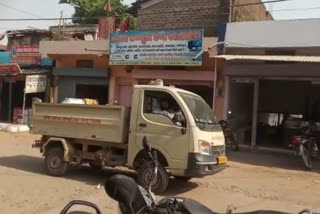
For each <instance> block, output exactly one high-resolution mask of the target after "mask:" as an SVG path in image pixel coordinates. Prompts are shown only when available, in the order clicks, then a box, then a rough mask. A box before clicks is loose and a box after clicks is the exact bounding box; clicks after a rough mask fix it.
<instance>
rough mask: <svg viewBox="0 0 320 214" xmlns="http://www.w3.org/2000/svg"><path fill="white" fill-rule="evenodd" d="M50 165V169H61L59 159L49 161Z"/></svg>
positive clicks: (54, 158)
mask: <svg viewBox="0 0 320 214" xmlns="http://www.w3.org/2000/svg"><path fill="white" fill-rule="evenodd" d="M49 164H50V167H51V168H53V169H56V168H59V167H60V164H61V161H60V158H58V157H53V158H51V159H50V161H49Z"/></svg>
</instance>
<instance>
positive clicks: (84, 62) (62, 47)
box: [40, 40, 109, 104]
mask: <svg viewBox="0 0 320 214" xmlns="http://www.w3.org/2000/svg"><path fill="white" fill-rule="evenodd" d="M107 48H108V42H107V41H106V40H94V41H81V40H78V41H43V42H41V43H40V51H41V54H42V56H43V57H48V58H50V59H51V60H53V61H54V64H55V67H54V68H53V70H52V84H51V102H54V103H60V102H62V101H63V100H64V99H65V98H90V99H97V100H98V101H99V104H106V103H108V94H109V93H108V87H109V80H108V73H109V68H108V58H107Z"/></svg>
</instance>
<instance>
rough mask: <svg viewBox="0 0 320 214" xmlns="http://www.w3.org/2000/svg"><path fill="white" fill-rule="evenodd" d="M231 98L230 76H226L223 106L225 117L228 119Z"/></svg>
mask: <svg viewBox="0 0 320 214" xmlns="http://www.w3.org/2000/svg"><path fill="white" fill-rule="evenodd" d="M229 100H230V77H229V76H226V77H225V78H224V107H223V119H224V120H227V117H228V110H229Z"/></svg>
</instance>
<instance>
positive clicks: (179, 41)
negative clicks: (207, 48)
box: [109, 29, 204, 66]
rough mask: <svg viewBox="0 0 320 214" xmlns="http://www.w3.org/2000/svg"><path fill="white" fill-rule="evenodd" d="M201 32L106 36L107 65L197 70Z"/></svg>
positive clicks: (146, 32)
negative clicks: (108, 54)
mask: <svg viewBox="0 0 320 214" xmlns="http://www.w3.org/2000/svg"><path fill="white" fill-rule="evenodd" d="M203 33H204V31H203V30H195V29H192V30H161V31H140V32H138V31H137V32H124V33H111V34H110V62H109V64H110V65H168V66H200V65H201V64H202V56H201V54H200V52H202V42H203Z"/></svg>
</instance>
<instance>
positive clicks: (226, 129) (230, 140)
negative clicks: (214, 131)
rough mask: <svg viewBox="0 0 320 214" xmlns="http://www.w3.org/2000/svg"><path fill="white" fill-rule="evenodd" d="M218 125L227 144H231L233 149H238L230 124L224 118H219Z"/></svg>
mask: <svg viewBox="0 0 320 214" xmlns="http://www.w3.org/2000/svg"><path fill="white" fill-rule="evenodd" d="M219 125H220V126H221V128H222V131H223V135H224V138H225V142H226V145H227V146H231V148H232V149H233V150H234V151H239V144H238V141H237V136H236V133H234V131H233V130H232V128H231V126H230V124H229V123H228V122H227V121H226V120H220V121H219Z"/></svg>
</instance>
